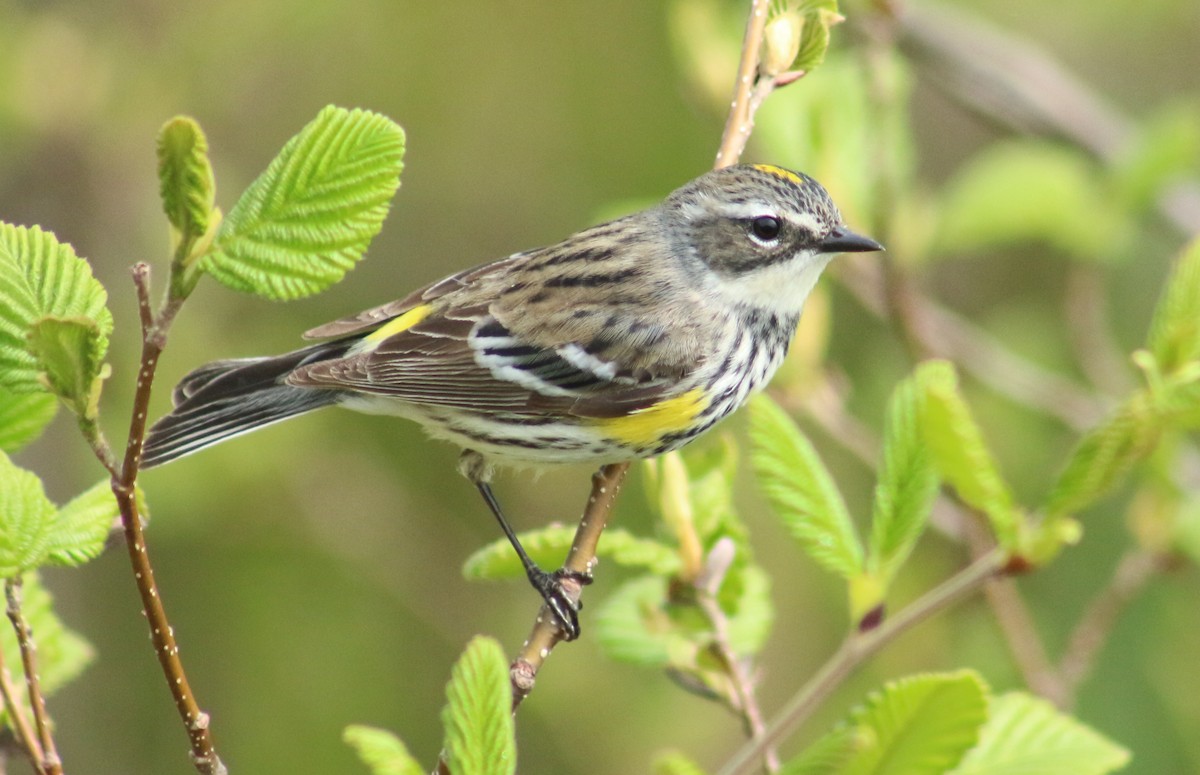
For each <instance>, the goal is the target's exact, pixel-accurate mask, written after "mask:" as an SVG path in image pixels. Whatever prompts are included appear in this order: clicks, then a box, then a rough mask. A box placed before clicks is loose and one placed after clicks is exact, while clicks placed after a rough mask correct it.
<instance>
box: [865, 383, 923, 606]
mask: <svg viewBox="0 0 1200 775" xmlns="http://www.w3.org/2000/svg"><path fill="white" fill-rule="evenodd" d="M922 398H923V396H922V395H921V393H920V391H919V388H918V386H917V383H916V380H915V378H912V379H906V380H904V381H903V382H901V383H900V384H899V385H898V386H897V387H896V390H895V391H894V392H893V393H892V399H891V402H890V404H889V406H888V414H887V424H886V430H885V433H884V439H883V466H882V467H881V468H880V471H879V483H878V485H877V486H876V488H875V506H874V513H873V515H872V518H871V543H870V549H869V552H868V556H867V569H868V571H870V572H871V573H872V574H873V575H875V576H876V577H877V579H878V580H879V581H880V582H881V583H882V584H883V586H884V587H885V588H886V587H887V585H888V584H889V583H890V582H891V579H892V578H893V576H895V574H896V571H897V570H899V568H900V566H901V565H903V564H904V561H905V560H907V559H908V555H909V553H911V552H912V548H913V546H914V545H915V544H916V542H917V539H918V538H920V536H921V533H922V532H923V531H924V530H925V526H926V524H928V522H929V513H930V511H931V510H932V509H933V499H934V498H935V497H937V490H938V477H937V471H936V470H935V469H934V466H933V459H932V456H931V455H930V454H929V447H928V445H927V444H926V443H925V439H924V434H923V432H922V430H921V402H922Z"/></svg>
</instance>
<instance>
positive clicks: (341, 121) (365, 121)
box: [200, 106, 404, 300]
mask: <svg viewBox="0 0 1200 775" xmlns="http://www.w3.org/2000/svg"><path fill="white" fill-rule="evenodd" d="M403 157H404V130H402V129H401V128H400V127H399V126H397V125H396V124H395V123H394V122H392V121H391V120H390V119H388V118H386V117H385V116H381V115H379V114H377V113H370V112H368V111H363V110H344V109H342V108H336V107H333V106H330V107H327V108H325V109H324V110H322V111H321V113H320V114H319V115H318V116H317V118H316V119H315V120H314V121H312V122H311V123H310V124H308V126H306V127H304V129H302V130H301V131H300V133H299V134H297V135H296V136H295V137H293V138H292V139H291V140H289V141H288V143H287V145H285V146H284V147H283V150H282V151H280V153H279V155H278V156H277V157H276V158H275V160H274V161H272V162H271V164H270V166H269V167H268V168H267V170H266V172H264V173H263V174H262V175H260V176H259V177H258V179H257V180H255V181H254V182H253V183H252V184H251V185H250V188H248V189H247V190H246V193H245V194H243V195H242V197H241V198H240V199H239V200H238V202H237V204H235V205H234V206H233V209H232V210H230V211H229V214H228V215H227V216H226V217H225V220H224V221H223V222H222V224H221V227H220V230H219V231H218V232H217V236H216V240H215V243H214V246H213V250H212V252H210V253H208V254H207V255H206V256H205V257H204V258H203V259H202V261H201V264H200V265H201V267H202V269H203V270H204V271H205V272H207V273H209V274H211V275H212V276H213V277H214V278H215V279H216V280H217V281H218V282H220V283H221V284H223V285H225V286H227V287H229V288H233V289H234V290H238V291H244V292H246V293H254V294H257V295H259V296H263V297H266V298H268V299H275V300H288V299H298V298H301V297H304V296H308V295H311V294H314V293H317V292H319V291H322V290H324V289H325V288H328V287H329V286H330V285H332V284H334V283H336V282H337V281H338V280H340V279H342V277H343V276H344V275H345V274H346V272H348V271H349V270H350V269H352V268H353V267H354V264H355V263H357V262H358V260H359V259H360V258H362V256H363V253H365V252H366V249H367V246H368V245H369V244H370V242H371V239H372V238H374V236H375V235H376V234H378V233H379V229H380V228H381V227H382V225H383V219H384V217H385V216H386V215H387V211H388V207H389V203H390V202H391V199H392V196H393V195H394V194H395V193H396V189H397V187H399V185H400V170H401V169H402V168H403Z"/></svg>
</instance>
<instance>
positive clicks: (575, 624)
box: [475, 480, 592, 640]
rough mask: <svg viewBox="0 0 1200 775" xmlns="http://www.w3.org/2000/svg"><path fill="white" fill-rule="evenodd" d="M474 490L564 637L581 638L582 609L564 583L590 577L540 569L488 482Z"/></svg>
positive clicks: (585, 579) (571, 572)
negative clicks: (513, 527) (483, 501)
mask: <svg viewBox="0 0 1200 775" xmlns="http://www.w3.org/2000/svg"><path fill="white" fill-rule="evenodd" d="M475 486H476V487H478V488H479V494H480V495H482V496H483V499H484V500H485V501H486V502H487V505H488V508H490V509H491V510H492V513H493V514H495V515H496V521H498V522H499V523H500V529H501V530H503V531H504V535H506V536H508V541H509V543H511V544H512V547H513V549H515V550H516V552H517V557H519V558H520V559H521V564H522V565H524V566H525V575H526V576H528V577H529V583H530V584H532V585H533V588H534V589H536V590H537V591H538V594H540V595H541V596H542V599H543V600H545V601H546V605H547V606H549V607H550V610H551V611H553V612H554V617H555V618H556V619H558V623H559V626H561V627H562V630H563V633H564V634H565V635H566V639H567V640H575V639H576V638H578V637H579V609H580V607H582V604H581V603H579V602H578V601H576V600H574V599H572V598H571V597H569V596H568V595H567V593H566V591H565V590H564V589H563V586H562V581H563V579H564V578H572V579H574V580H575V581H577V582H579V583H581V584H588V583H590V582H591V580H592V579H591V577H590V576H588V575H586V574H583V573H576V572H574V571H568V570H566V569H559V570H557V571H555V572H554V573H547V572H546V571H544V570H542V569H541V567H539V566H538V564H537V563H536V562H534V561H533V558H531V557H530V556H529V553H528V552H526V551H525V547H524V546H521V542H520V540H519V539H518V538H517V534H516V533H515V532H513V529H512V526H511V525H509V524H508V520H507V519H505V517H504V512H503V511H501V509H500V503H499V501H497V500H496V495H495V493H493V492H492V486H491V485H490V484H488V483H487V482H486V481H479V480H475Z"/></svg>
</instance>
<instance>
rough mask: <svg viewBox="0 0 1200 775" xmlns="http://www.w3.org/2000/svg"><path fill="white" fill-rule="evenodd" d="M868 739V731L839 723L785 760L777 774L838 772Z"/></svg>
mask: <svg viewBox="0 0 1200 775" xmlns="http://www.w3.org/2000/svg"><path fill="white" fill-rule="evenodd" d="M870 742H871V740H870V737H869V735H865V734H862V733H861V732H860V730H859V729H858V728H857V727H851V726H843V727H839V728H837V729H834V730H833V731H831V732H829V733H827V734H825V735H823V736H822V737H821V738H820V739H819V740H817V741H816V742H815V743H813V744H812V745H810V746H809V747H808V748H805V749H804V750H803V751H801V752H800V754H799V755H798V756H796V757H795V758H793V759H791V760H789V761H788V762H786V763H785V764H784V765H783V767H781V768H780V769H779V773H778V775H840V773H841V772H842V770H843V769H844V768H845V767H846V764H847V762H849V761H850V758H851V757H852V756H854V754H855V753H856V752H857V751H858V750H859V749H860V748H862V747H864V746H866V745H869V744H870Z"/></svg>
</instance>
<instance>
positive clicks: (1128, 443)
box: [1045, 392, 1162, 517]
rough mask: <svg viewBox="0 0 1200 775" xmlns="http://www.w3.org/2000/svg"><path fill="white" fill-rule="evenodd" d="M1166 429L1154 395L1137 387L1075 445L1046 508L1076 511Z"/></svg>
mask: <svg viewBox="0 0 1200 775" xmlns="http://www.w3.org/2000/svg"><path fill="white" fill-rule="evenodd" d="M1161 433H1162V425H1161V417H1160V415H1159V413H1158V412H1157V410H1156V408H1155V406H1154V403H1153V399H1152V398H1151V397H1150V396H1149V395H1148V394H1146V393H1145V392H1138V393H1134V394H1133V395H1132V396H1131V397H1130V398H1129V399H1128V400H1126V401H1125V403H1123V404H1121V406H1119V407H1118V408H1117V409H1116V411H1114V412H1113V413H1112V414H1111V415H1109V417H1108V419H1106V420H1105V421H1104V422H1103V423H1101V424H1100V425H1099V426H1098V427H1096V428H1093V429H1092V430H1091V431H1089V432H1088V433H1087V434H1086V435H1085V436H1084V437H1083V439H1081V440H1080V442H1079V444H1078V445H1076V447H1075V450H1074V451H1073V452H1072V453H1071V456H1070V457H1069V458H1068V459H1067V465H1066V467H1065V468H1064V469H1063V471H1062V473H1061V474H1059V477H1058V480H1057V481H1056V482H1055V483H1054V486H1053V487H1052V488H1051V490H1050V495H1049V496H1048V497H1047V498H1046V506H1045V511H1046V514H1047V515H1048V516H1050V517H1057V516H1064V515H1072V514H1077V513H1079V512H1080V511H1082V510H1083V509H1084V508H1086V507H1087V506H1089V505H1091V504H1092V503H1093V502H1095V500H1096V499H1097V498H1099V497H1100V496H1101V495H1103V494H1105V493H1106V492H1108V491H1109V490H1111V489H1112V488H1113V487H1116V486H1117V485H1118V484H1119V483H1120V482H1121V481H1123V480H1124V478H1125V475H1126V474H1127V473H1129V470H1130V469H1131V468H1132V467H1133V465H1134V464H1135V463H1137V462H1138V461H1139V460H1141V459H1142V458H1143V457H1145V456H1146V454H1148V453H1149V452H1150V450H1152V449H1153V448H1154V445H1155V444H1156V443H1157V442H1158V439H1159V437H1160V435H1161Z"/></svg>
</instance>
